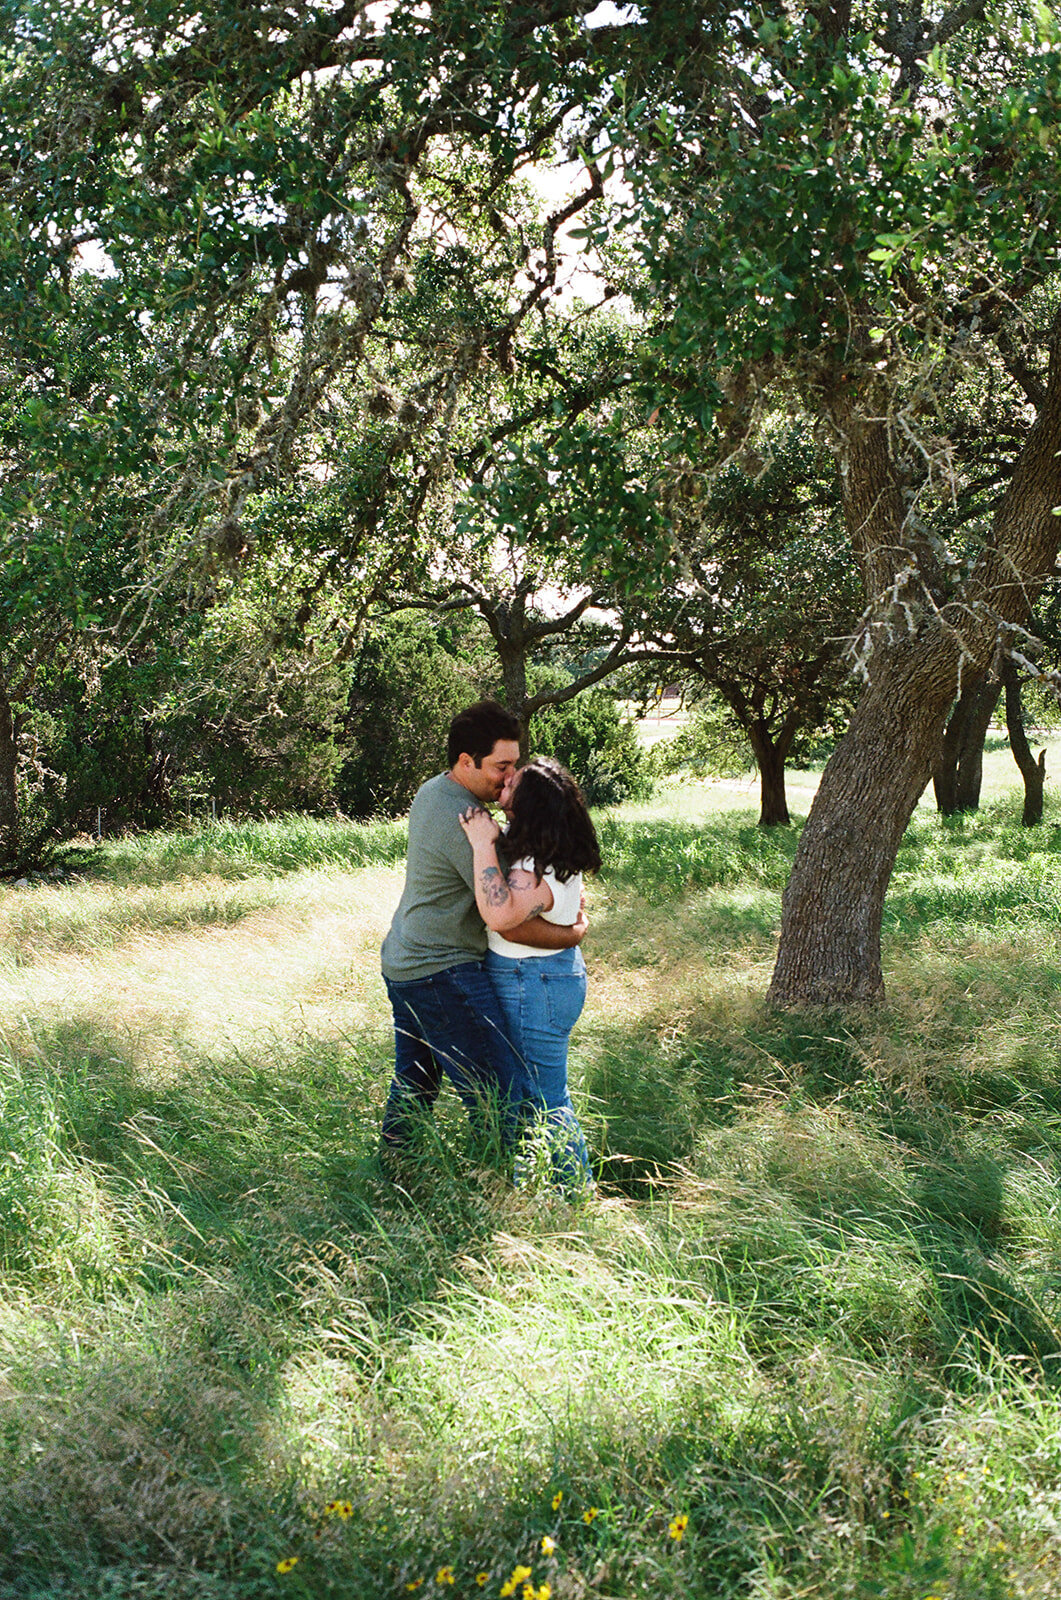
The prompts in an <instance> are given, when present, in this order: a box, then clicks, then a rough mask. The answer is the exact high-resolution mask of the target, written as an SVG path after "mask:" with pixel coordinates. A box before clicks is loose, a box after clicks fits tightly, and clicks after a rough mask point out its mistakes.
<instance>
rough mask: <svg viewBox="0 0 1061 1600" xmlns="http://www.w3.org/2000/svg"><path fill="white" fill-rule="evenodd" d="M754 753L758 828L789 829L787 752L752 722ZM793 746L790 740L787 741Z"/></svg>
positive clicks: (749, 731) (751, 735)
mask: <svg viewBox="0 0 1061 1600" xmlns="http://www.w3.org/2000/svg"><path fill="white" fill-rule="evenodd" d="M748 739H749V741H750V743H751V747H752V754H753V755H754V756H755V762H756V765H757V766H758V768H759V826H760V828H776V827H778V826H784V827H787V825H788V822H789V815H788V802H787V800H786V799H785V755H786V750H785V749H782V748H781V747H780V745H779V744H778V743H777V742H776V741H775V740H773V739H771V737H770V734H769V732H768V731H767V729H766V728H765V727H763V726H761V725H759V724H755V723H753V724H752V726H751V727H750V728H749V729H748ZM787 743H791V740H789V741H787Z"/></svg>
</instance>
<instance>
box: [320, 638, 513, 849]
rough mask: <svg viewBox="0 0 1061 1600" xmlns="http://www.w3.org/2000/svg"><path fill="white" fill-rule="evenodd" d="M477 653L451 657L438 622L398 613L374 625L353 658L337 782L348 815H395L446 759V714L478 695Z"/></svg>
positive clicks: (405, 809)
mask: <svg viewBox="0 0 1061 1600" xmlns="http://www.w3.org/2000/svg"><path fill="white" fill-rule="evenodd" d="M481 692H482V691H481V688H480V682H479V678H478V675H477V657H475V656H472V657H470V658H461V659H458V658H457V657H456V656H455V655H454V654H452V653H451V652H450V650H449V649H447V647H446V642H445V638H444V636H440V633H439V628H438V623H437V622H435V621H433V620H431V619H429V618H427V617H423V616H421V615H420V614H419V613H416V612H402V613H398V614H397V615H396V616H393V617H387V618H385V619H383V620H382V621H379V622H375V623H373V624H372V625H371V626H370V628H369V629H368V632H367V633H366V636H365V640H364V643H363V644H362V646H361V649H360V650H359V651H358V653H357V656H356V657H355V659H354V663H353V675H352V677H351V680H350V697H349V701H348V705H347V712H346V719H345V726H344V731H343V744H344V746H345V752H346V759H345V761H344V763H343V766H342V769H341V770H340V773H339V777H338V780H337V782H336V788H335V794H336V799H337V800H338V803H339V805H340V806H341V807H342V809H343V810H344V811H345V812H346V813H347V815H348V816H351V817H370V816H379V817H394V816H400V815H401V814H402V813H403V812H405V811H407V810H408V809H409V805H410V802H411V801H412V798H413V795H414V794H415V793H416V791H417V789H418V788H419V787H420V785H421V784H422V783H423V782H424V781H425V779H427V778H430V777H431V776H432V774H433V773H436V772H440V771H442V769H443V768H444V767H445V765H446V733H447V730H448V728H449V724H450V722H451V721H452V719H453V717H454V716H455V715H456V713H457V712H458V711H459V710H460V708H461V707H462V706H464V705H467V704H468V702H469V701H471V700H475V699H476V698H477V697H478V695H479V694H480V693H481Z"/></svg>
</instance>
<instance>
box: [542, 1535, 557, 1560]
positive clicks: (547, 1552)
mask: <svg viewBox="0 0 1061 1600" xmlns="http://www.w3.org/2000/svg"><path fill="white" fill-rule="evenodd" d="M555 1549H556V1540H555V1539H550V1537H549V1535H548V1534H546V1535H545V1538H544V1539H543V1540H542V1555H543V1556H551V1555H552V1553H553V1551H554V1550H555Z"/></svg>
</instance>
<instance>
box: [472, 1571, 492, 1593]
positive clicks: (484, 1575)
mask: <svg viewBox="0 0 1061 1600" xmlns="http://www.w3.org/2000/svg"><path fill="white" fill-rule="evenodd" d="M475 1581H476V1583H477V1584H478V1585H479V1587H480V1589H485V1588H486V1585H487V1584H488V1583H489V1582H490V1574H489V1573H488V1572H477V1573H476V1574H475Z"/></svg>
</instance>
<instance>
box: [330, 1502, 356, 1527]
mask: <svg viewBox="0 0 1061 1600" xmlns="http://www.w3.org/2000/svg"><path fill="white" fill-rule="evenodd" d="M353 1514H354V1508H353V1506H352V1505H351V1504H350V1502H349V1500H329V1501H328V1504H327V1505H326V1506H325V1508H324V1515H325V1516H326V1517H341V1518H342V1520H343V1521H344V1522H349V1520H350V1518H351V1517H352V1516H353Z"/></svg>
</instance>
